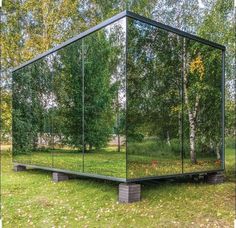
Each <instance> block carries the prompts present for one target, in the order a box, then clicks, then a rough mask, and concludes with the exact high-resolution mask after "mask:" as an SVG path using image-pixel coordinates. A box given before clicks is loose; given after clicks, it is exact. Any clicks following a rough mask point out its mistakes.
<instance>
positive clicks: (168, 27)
mask: <svg viewBox="0 0 236 228" xmlns="http://www.w3.org/2000/svg"><path fill="white" fill-rule="evenodd" d="M126 16H128V17H131V18H133V19H136V20H139V21H141V22H144V23H147V24H150V25H153V26H156V27H158V28H162V29H164V30H167V31H170V32H173V33H176V34H178V35H180V36H184V37H187V38H190V39H192V40H196V41H198V42H201V43H204V44H207V45H210V46H212V47H215V48H218V49H221V50H222V51H224V50H225V49H226V48H225V46H224V45H221V44H218V43H215V42H213V41H210V40H207V39H204V38H201V37H199V36H196V35H193V34H191V33H188V32H184V31H182V30H180V29H177V28H174V27H171V26H169V25H165V24H163V23H160V22H157V21H154V20H152V19H149V18H146V17H143V16H140V15H139V14H136V13H133V12H131V11H126Z"/></svg>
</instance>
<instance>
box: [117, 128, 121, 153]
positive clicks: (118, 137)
mask: <svg viewBox="0 0 236 228" xmlns="http://www.w3.org/2000/svg"><path fill="white" fill-rule="evenodd" d="M117 139H118V152H120V134H119V132H118V134H117Z"/></svg>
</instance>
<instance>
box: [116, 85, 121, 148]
mask: <svg viewBox="0 0 236 228" xmlns="http://www.w3.org/2000/svg"><path fill="white" fill-rule="evenodd" d="M116 115H117V117H116V118H117V119H116V129H117V132H116V133H117V140H118V142H117V143H118V152H120V129H119V128H120V110H119V89H117V109H116Z"/></svg>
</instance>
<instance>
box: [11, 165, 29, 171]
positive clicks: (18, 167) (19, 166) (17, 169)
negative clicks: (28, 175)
mask: <svg viewBox="0 0 236 228" xmlns="http://www.w3.org/2000/svg"><path fill="white" fill-rule="evenodd" d="M13 170H14V171H15V172H21V171H25V170H26V166H24V165H14V168H13Z"/></svg>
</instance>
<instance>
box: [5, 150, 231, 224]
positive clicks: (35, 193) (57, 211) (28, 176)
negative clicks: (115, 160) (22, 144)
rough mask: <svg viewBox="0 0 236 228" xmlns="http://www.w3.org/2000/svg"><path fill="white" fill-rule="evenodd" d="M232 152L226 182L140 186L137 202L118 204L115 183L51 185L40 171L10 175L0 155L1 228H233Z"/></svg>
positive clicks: (79, 181)
mask: <svg viewBox="0 0 236 228" xmlns="http://www.w3.org/2000/svg"><path fill="white" fill-rule="evenodd" d="M234 165H235V164H234V149H227V150H226V181H225V183H223V184H219V185H210V184H206V183H194V182H190V181H187V182H183V181H182V182H179V181H174V182H168V181H165V182H159V183H158V184H150V183H146V184H142V201H141V202H138V203H133V204H118V203H117V188H118V183H114V182H109V181H102V180H94V179H85V178H81V179H75V180H69V181H65V182H60V183H53V182H52V181H51V173H50V172H45V171H40V170H28V171H27V172H19V173H15V172H13V171H12V162H11V156H10V153H9V152H7V151H4V152H3V155H2V166H3V167H2V172H3V173H2V205H3V208H2V217H3V225H4V227H14V228H15V227H39V228H40V227H43V228H47V227H72V228H73V227H76V228H77V227H118V226H120V227H232V226H233V220H234V197H235V196H234Z"/></svg>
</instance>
